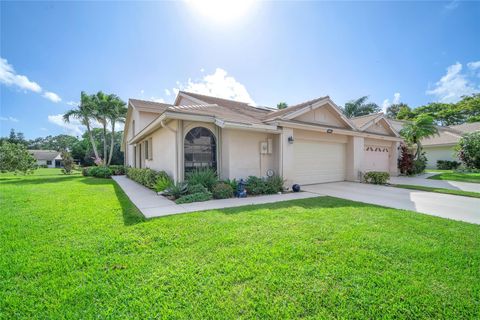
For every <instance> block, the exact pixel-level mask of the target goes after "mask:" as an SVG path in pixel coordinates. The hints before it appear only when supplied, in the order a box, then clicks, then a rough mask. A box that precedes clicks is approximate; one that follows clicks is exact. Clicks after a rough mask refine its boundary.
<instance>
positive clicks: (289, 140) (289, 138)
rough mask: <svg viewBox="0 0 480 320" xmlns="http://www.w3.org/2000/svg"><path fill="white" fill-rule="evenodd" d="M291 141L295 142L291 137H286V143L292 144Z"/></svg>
mask: <svg viewBox="0 0 480 320" xmlns="http://www.w3.org/2000/svg"><path fill="white" fill-rule="evenodd" d="M293 141H295V140H293V137H292V136H290V137H288V143H290V144H292V143H293Z"/></svg>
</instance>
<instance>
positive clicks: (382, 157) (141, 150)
mask: <svg viewBox="0 0 480 320" xmlns="http://www.w3.org/2000/svg"><path fill="white" fill-rule="evenodd" d="M400 141H401V138H400V137H399V135H398V133H397V131H396V130H395V129H394V128H393V127H392V126H391V125H390V123H389V122H388V121H387V120H386V119H385V117H384V116H383V114H375V115H369V116H365V117H358V118H354V119H348V118H346V117H345V116H344V115H343V113H342V112H341V110H340V109H339V107H338V106H337V105H335V103H334V102H333V101H332V100H331V99H330V98H329V97H328V96H326V97H320V98H317V99H314V100H310V101H306V102H303V103H300V104H297V105H295V106H291V107H288V108H286V109H282V110H278V109H271V108H265V107H255V106H252V105H249V104H248V103H243V102H238V101H232V100H227V99H221V98H217V97H211V96H205V95H200V94H196V93H190V92H184V91H180V92H179V93H178V95H177V97H176V99H175V102H174V104H173V105H170V104H165V103H156V102H150V101H142V100H137V99H130V100H129V102H128V111H127V118H126V123H125V129H124V138H123V144H122V148H123V150H124V151H125V164H126V165H128V166H132V167H138V168H151V169H155V170H164V171H166V172H167V173H168V174H169V175H170V176H171V177H173V179H174V180H175V181H182V180H184V177H185V172H188V171H190V170H193V169H195V168H205V167H207V168H213V169H215V170H217V172H218V174H219V176H220V178H222V179H233V178H237V179H238V178H247V177H248V176H251V175H252V176H260V177H265V176H268V175H271V174H278V175H281V176H283V177H284V178H285V179H286V180H287V184H288V185H291V184H293V183H298V184H314V183H323V182H333V181H343V180H350V181H355V180H358V179H359V178H360V175H361V173H362V172H366V171H371V170H377V171H387V172H390V174H392V175H396V174H397V157H398V144H399V143H400Z"/></svg>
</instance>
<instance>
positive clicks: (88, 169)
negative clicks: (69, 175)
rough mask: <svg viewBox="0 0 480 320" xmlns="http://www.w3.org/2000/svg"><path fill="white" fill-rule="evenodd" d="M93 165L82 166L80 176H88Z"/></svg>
mask: <svg viewBox="0 0 480 320" xmlns="http://www.w3.org/2000/svg"><path fill="white" fill-rule="evenodd" d="M92 168H93V167H83V168H82V176H84V177H90V176H91V174H90V170H91V169H92Z"/></svg>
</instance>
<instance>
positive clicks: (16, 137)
mask: <svg viewBox="0 0 480 320" xmlns="http://www.w3.org/2000/svg"><path fill="white" fill-rule="evenodd" d="M3 142H10V143H20V144H23V145H25V146H26V145H27V144H28V141H27V140H25V136H24V135H23V133H21V132H15V129H10V134H9V135H8V137H2V138H0V143H3Z"/></svg>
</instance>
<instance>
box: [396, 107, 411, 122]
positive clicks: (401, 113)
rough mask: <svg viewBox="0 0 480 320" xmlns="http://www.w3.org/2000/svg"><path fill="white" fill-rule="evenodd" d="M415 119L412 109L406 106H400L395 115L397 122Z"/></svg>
mask: <svg viewBox="0 0 480 320" xmlns="http://www.w3.org/2000/svg"><path fill="white" fill-rule="evenodd" d="M414 117H415V114H414V113H413V112H412V109H411V108H410V107H409V106H408V105H404V106H401V107H400V109H399V110H398V113H397V119H398V120H411V119H413V118H414Z"/></svg>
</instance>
